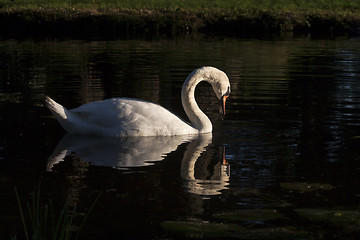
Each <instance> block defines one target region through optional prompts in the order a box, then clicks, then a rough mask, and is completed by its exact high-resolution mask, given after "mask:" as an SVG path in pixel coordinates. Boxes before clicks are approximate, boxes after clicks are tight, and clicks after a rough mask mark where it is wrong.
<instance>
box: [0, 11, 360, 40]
mask: <svg viewBox="0 0 360 240" xmlns="http://www.w3.org/2000/svg"><path fill="white" fill-rule="evenodd" d="M359 29H360V15H354V14H334V13H321V14H306V13H282V14H277V13H271V12H258V13H251V14H242V13H227V12H215V13H209V12H206V13H205V12H203V13H197V14H195V13H191V12H187V11H182V10H177V11H171V12H170V11H160V10H157V11H153V10H126V9H125V10H106V11H105V10H75V9H37V10H30V9H18V10H16V9H11V10H9V9H2V10H0V35H3V36H4V35H7V36H9V35H10V36H17V37H28V36H69V37H129V36H136V35H177V34H190V33H194V32H210V33H224V34H232V35H251V36H257V35H264V34H281V33H284V32H294V33H296V34H307V33H311V34H317V35H337V34H352V35H359V33H360V30H359Z"/></svg>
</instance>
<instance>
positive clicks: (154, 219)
mask: <svg viewBox="0 0 360 240" xmlns="http://www.w3.org/2000/svg"><path fill="white" fill-rule="evenodd" d="M359 61H360V42H359V41H358V39H356V38H355V39H345V38H344V39H342V38H338V39H326V40H314V39H310V38H288V39H283V40H276V41H262V40H254V39H252V40H242V39H235V38H206V37H204V38H201V39H173V40H117V41H80V40H73V41H69V40H53V39H51V40H26V41H18V40H3V41H1V42H0V129H1V130H0V131H1V134H0V166H1V167H0V180H1V181H0V201H1V205H2V206H3V207H2V208H1V210H0V214H1V217H0V221H1V223H0V236H4V238H7V236H13V235H14V234H17V235H18V236H21V235H22V234H23V230H22V225H21V220H20V217H19V213H18V205H17V202H16V200H15V195H14V186H16V187H17V189H18V191H19V193H20V196H21V199H22V200H23V202H24V204H25V203H26V202H29V201H31V193H32V192H33V191H37V189H38V185H39V182H40V186H41V187H40V188H41V196H42V198H43V201H44V202H46V201H48V199H52V201H53V202H54V206H55V208H58V209H61V207H62V206H63V204H64V202H65V200H66V199H70V203H71V205H72V206H76V207H77V211H78V213H79V218H81V216H83V215H84V214H85V213H86V212H87V210H88V209H89V207H90V205H91V204H92V202H93V201H94V199H95V198H96V196H98V194H99V193H100V192H101V196H100V199H99V201H98V202H97V203H96V206H95V208H94V210H93V212H92V214H91V216H90V217H89V219H88V220H87V222H86V225H85V227H84V229H83V231H82V233H83V235H82V236H83V237H84V239H100V238H101V239H104V238H106V239H119V238H132V239H134V238H136V237H140V238H150V239H153V238H170V239H171V238H176V237H178V236H180V237H181V238H182V237H194V238H207V237H211V236H213V237H214V236H218V235H217V234H219V233H218V232H217V230H214V229H216V228H217V227H219V224H220V223H221V224H223V225H225V226H231V227H234V226H235V227H236V229H235V230H234V229H231V230H229V231H226V230H225V233H224V232H223V233H222V234H225V235H221V234H220V236H221V237H224V236H225V237H233V238H244V239H246V238H253V239H264V238H265V237H268V238H270V239H289V238H292V239H300V238H301V239H320V238H327V239H342V238H347V239H351V238H353V239H356V238H357V236H358V233H359V232H360V226H359V221H358V219H360V214H359V212H358V210H359V196H360V195H359V194H360V192H359V189H360V188H359V187H360V181H359V180H360V179H359V176H360V173H359V169H360V159H359V158H360V157H359V154H358V153H359V150H358V148H359V146H360V145H359V144H360V82H359V73H360V70H359V69H360V68H359V67H360V66H359V65H360V62H359ZM204 65H211V66H215V67H217V68H219V69H221V70H223V71H225V72H226V73H227V74H228V76H229V79H230V81H231V87H232V92H231V96H230V98H229V100H228V105H227V115H226V116H225V117H222V116H220V115H219V114H218V105H217V104H218V100H217V99H216V97H215V94H214V93H213V92H212V89H211V87H209V86H208V85H207V84H206V83H201V84H200V85H199V86H198V88H197V91H196V94H197V101H198V102H199V105H200V106H201V108H202V109H203V110H204V111H205V112H206V113H207V114H208V116H209V117H210V119H211V120H212V122H213V125H214V131H213V133H212V134H211V135H206V136H202V137H194V138H192V137H191V138H152V139H149V138H139V139H122V140H119V141H117V140H116V139H100V138H89V137H84V136H72V135H67V134H66V133H65V132H64V130H63V129H62V128H61V127H60V125H59V124H58V123H57V122H56V120H55V119H54V118H53V117H52V116H51V113H50V112H49V111H48V110H47V109H46V108H45V106H44V96H46V95H49V96H51V97H52V98H54V99H55V100H56V101H58V102H60V103H62V104H63V105H64V106H66V107H68V108H74V107H77V106H79V105H81V104H84V103H87V102H91V101H96V100H102V99H105V98H110V97H134V98H140V99H144V100H148V101H152V102H156V103H159V104H161V105H162V106H164V107H166V108H168V109H170V110H171V111H172V112H174V113H176V114H177V115H179V116H180V117H182V118H184V119H186V115H185V113H184V111H183V110H182V106H181V101H180V91H181V86H182V83H183V81H184V79H185V77H186V76H187V75H188V74H189V73H190V72H191V71H192V70H194V69H195V68H198V67H200V66H204ZM334 216H335V219H334ZM336 217H338V218H336ZM75 225H76V224H75ZM184 226H185V229H186V230H185V231H182V230H181V229H184ZM186 227H189V228H186ZM229 228H230V227H229ZM190 229H197V230H190ZM209 229H211V230H209ZM270 232H273V233H274V232H275V233H276V234H275V235H274V234H270ZM264 236H265V237H264Z"/></svg>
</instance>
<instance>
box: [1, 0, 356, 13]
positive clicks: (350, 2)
mask: <svg viewBox="0 0 360 240" xmlns="http://www.w3.org/2000/svg"><path fill="white" fill-rule="evenodd" d="M0 4H1V7H2V8H31V9H35V8H75V9H102V10H106V9H147V10H168V11H174V10H178V9H183V10H186V11H190V12H195V13H199V12H203V11H230V12H243V13H247V12H259V11H276V12H293V11H297V12H309V13H313V12H331V13H333V12H335V13H349V12H350V13H357V12H358V11H359V10H360V2H359V1H356V0H290V1H288V0H241V1H239V0H228V1H224V0H222V1H221V0H197V1H193V0H171V1H167V0H152V1H145V0H120V1H118V0H78V1H74V0H33V1H28V0H0Z"/></svg>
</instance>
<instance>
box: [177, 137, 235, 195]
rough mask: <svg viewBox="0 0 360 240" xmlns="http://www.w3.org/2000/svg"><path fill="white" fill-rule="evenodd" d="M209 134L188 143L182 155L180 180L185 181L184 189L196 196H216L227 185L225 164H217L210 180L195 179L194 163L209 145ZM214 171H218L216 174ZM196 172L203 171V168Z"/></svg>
mask: <svg viewBox="0 0 360 240" xmlns="http://www.w3.org/2000/svg"><path fill="white" fill-rule="evenodd" d="M211 140H212V136H211V134H201V135H199V136H198V138H197V139H195V140H193V141H192V142H190V143H189V144H188V146H187V148H186V151H185V153H184V158H183V160H182V162H181V171H180V172H181V178H182V179H184V180H185V182H184V183H185V187H186V189H187V191H189V192H190V193H194V194H198V195H207V196H210V195H218V194H221V192H220V191H221V190H223V189H227V186H228V185H229V183H228V181H229V176H230V173H229V167H230V166H229V165H228V164H227V163H226V162H221V163H220V162H219V163H218V164H220V166H219V165H218V164H217V165H216V166H215V169H214V175H213V176H212V177H211V179H197V178H196V177H195V169H196V162H197V160H198V159H199V157H200V155H201V154H202V153H203V152H204V151H206V147H207V146H208V145H209V144H210V143H211ZM216 169H217V170H218V171H219V172H217V171H216ZM198 170H205V171H206V166H205V169H204V166H202V167H200V169H198Z"/></svg>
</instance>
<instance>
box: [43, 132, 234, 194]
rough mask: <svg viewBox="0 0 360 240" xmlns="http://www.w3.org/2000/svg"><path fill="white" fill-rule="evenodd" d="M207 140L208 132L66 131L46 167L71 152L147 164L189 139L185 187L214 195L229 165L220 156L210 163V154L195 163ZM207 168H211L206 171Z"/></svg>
mask: <svg viewBox="0 0 360 240" xmlns="http://www.w3.org/2000/svg"><path fill="white" fill-rule="evenodd" d="M211 141H212V135H211V134H203V135H199V136H197V135H181V136H172V137H164V136H156V137H127V138H112V137H99V136H84V135H74V134H66V135H65V136H64V137H63V138H62V139H61V140H60V141H59V143H58V145H57V146H56V148H55V150H54V152H53V154H52V155H51V156H50V157H49V160H48V164H47V170H48V171H51V170H52V168H53V167H54V165H56V164H58V163H59V162H61V161H64V159H65V157H66V156H69V155H72V154H74V155H75V156H76V157H78V158H79V159H80V160H82V161H86V162H89V163H91V164H92V165H97V166H109V167H113V168H117V169H131V168H134V167H143V166H150V165H153V164H154V163H155V162H158V161H162V160H163V159H164V158H165V157H166V156H167V155H168V154H169V153H170V152H173V151H175V150H176V149H177V148H178V146H179V145H180V144H182V143H185V142H189V143H188V145H187V147H186V151H185V153H184V157H183V159H182V162H181V170H180V175H181V177H182V179H183V180H184V185H185V188H186V190H187V191H188V192H190V193H194V194H199V195H217V194H220V193H221V192H220V191H221V190H223V189H227V186H228V181H229V167H230V166H229V165H228V164H227V163H226V161H225V160H224V158H223V159H221V160H220V161H216V162H215V164H214V161H213V158H212V157H210V158H208V159H207V160H205V161H200V162H201V164H197V163H199V162H198V160H199V159H200V160H201V159H203V158H201V157H200V156H201V155H202V154H203V153H205V152H206V148H207V147H208V146H209V145H210V144H211ZM215 160H216V159H215ZM211 168H212V169H213V171H210V172H209V169H211ZM197 173H200V174H197ZM198 175H200V177H199V176H198ZM204 176H205V179H203V178H204Z"/></svg>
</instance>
